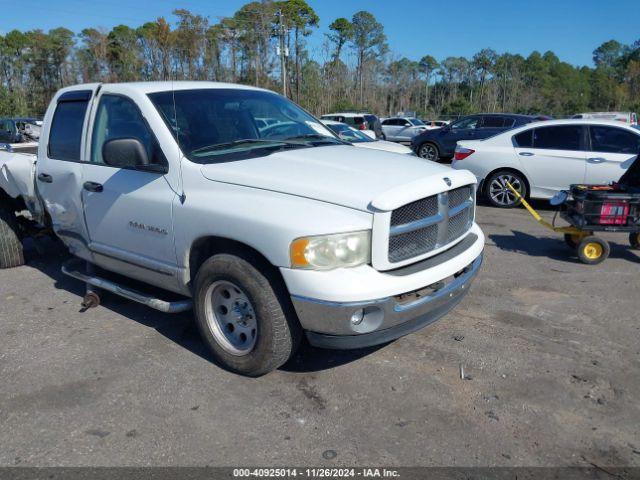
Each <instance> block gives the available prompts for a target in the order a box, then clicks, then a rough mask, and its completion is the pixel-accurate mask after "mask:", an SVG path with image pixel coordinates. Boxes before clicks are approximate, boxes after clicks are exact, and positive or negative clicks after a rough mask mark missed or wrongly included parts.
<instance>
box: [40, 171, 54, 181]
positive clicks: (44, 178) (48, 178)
mask: <svg viewBox="0 0 640 480" xmlns="http://www.w3.org/2000/svg"><path fill="white" fill-rule="evenodd" d="M38 180H40V181H41V182H43V183H53V177H52V176H51V175H49V174H48V173H39V174H38Z"/></svg>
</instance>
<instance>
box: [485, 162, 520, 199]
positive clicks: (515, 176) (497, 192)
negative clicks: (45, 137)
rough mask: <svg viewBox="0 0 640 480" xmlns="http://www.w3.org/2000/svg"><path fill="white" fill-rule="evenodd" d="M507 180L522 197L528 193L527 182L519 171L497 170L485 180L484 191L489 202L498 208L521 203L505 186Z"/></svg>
mask: <svg viewBox="0 0 640 480" xmlns="http://www.w3.org/2000/svg"><path fill="white" fill-rule="evenodd" d="M506 182H509V183H510V184H511V185H512V186H513V187H514V188H515V189H516V190H518V193H520V195H521V196H522V197H523V198H526V197H527V195H528V191H527V183H526V182H525V180H524V177H523V176H522V174H520V173H516V172H514V171H512V170H499V171H497V172H495V173H493V174H492V175H490V176H489V177H488V178H487V179H486V180H485V183H484V184H485V187H484V190H485V191H484V193H485V197H486V198H487V200H488V201H489V203H490V204H491V205H492V206H494V207H498V208H514V207H517V206H518V205H520V203H522V202H521V201H520V200H519V199H518V198H517V197H516V196H515V194H514V193H513V192H512V191H511V190H510V189H509V188H508V187H507V183H506Z"/></svg>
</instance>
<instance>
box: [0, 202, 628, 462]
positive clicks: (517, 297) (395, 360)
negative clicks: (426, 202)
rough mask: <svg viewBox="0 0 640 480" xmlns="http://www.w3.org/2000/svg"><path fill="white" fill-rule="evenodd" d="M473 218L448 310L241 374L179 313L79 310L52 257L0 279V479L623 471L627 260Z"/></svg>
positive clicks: (513, 214)
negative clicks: (164, 472)
mask: <svg viewBox="0 0 640 480" xmlns="http://www.w3.org/2000/svg"><path fill="white" fill-rule="evenodd" d="M546 215H550V212H546ZM478 217H479V223H480V224H481V226H482V227H483V229H484V231H485V233H486V235H487V243H486V252H485V263H484V266H483V268H482V271H481V273H480V275H479V276H478V278H477V280H476V282H475V284H474V285H473V287H472V289H471V292H470V294H469V295H468V296H467V298H466V299H465V300H464V301H463V302H462V304H460V306H459V307H458V308H457V309H456V310H454V311H453V312H452V313H450V314H449V315H447V316H446V317H444V318H443V319H442V320H440V321H439V322H437V323H436V324H434V325H432V326H430V327H428V328H426V329H423V330H421V331H419V332H417V333H415V334H412V335H409V336H407V337H404V338H401V339H399V340H397V341H395V342H393V343H390V344H388V345H385V346H382V347H378V348H371V349H367V350H359V351H348V352H335V351H323V350H318V349H313V348H311V347H309V346H304V347H303V348H302V350H301V351H300V352H299V354H298V355H297V356H296V357H295V358H294V359H293V360H292V361H291V362H290V363H289V364H287V365H286V366H285V367H283V368H282V369H281V370H279V371H276V372H274V373H272V374H270V375H267V376H265V377H262V378H259V379H247V378H242V377H238V376H235V375H233V374H230V373H228V372H226V371H224V370H221V369H220V368H218V367H217V366H216V365H215V364H213V363H212V362H211V360H210V358H209V356H208V354H207V352H206V351H205V349H204V348H203V346H202V344H201V342H200V340H199V338H198V335H197V332H196V329H195V326H194V324H193V322H192V321H191V318H190V315H189V314H184V315H180V316H170V315H164V314H161V313H157V312H155V311H152V310H149V309H147V308H145V307H142V306H139V305H136V304H133V303H129V302H126V301H124V300H121V299H118V298H116V297H113V296H110V297H107V298H105V299H104V302H103V306H100V307H99V308H97V309H94V310H90V311H88V312H85V313H81V312H79V309H80V308H79V307H80V301H81V295H82V293H83V288H82V285H81V284H80V283H79V282H77V281H75V280H73V279H69V278H66V277H63V276H62V275H61V274H60V273H59V267H60V257H59V256H57V255H49V256H48V257H43V256H35V257H33V258H32V259H31V260H30V261H29V264H28V266H25V267H21V268H18V269H13V270H4V271H0V338H1V339H2V341H1V342H0V378H1V379H2V384H1V385H2V387H1V388H0V425H1V428H0V465H4V466H8V465H23V466H24V465H29V466H53V465H64V466H71V465H91V466H97V465H101V466H119V465H129V466H134V465H135V466H137V465H224V466H236V465H243V466H244V465H263V466H267V465H280V466H282V465H318V466H320V465H324V466H336V465H351V466H359V465H385V466H435V465H437V466H444V465H456V466H476V465H502V466H523V465H524V466H538V465H540V466H542V465H545V466H548V465H551V466H560V465H563V466H564V465H580V466H589V465H590V464H595V465H599V466H640V402H638V398H640V375H639V374H638V372H640V368H639V367H640V361H639V360H640V356H639V350H640V344H639V342H638V339H639V338H640V331H639V321H638V319H639V315H638V311H639V308H638V307H639V306H640V284H639V282H638V269H639V266H640V255H639V254H638V253H637V252H633V251H631V250H630V249H629V248H628V246H627V240H626V237H625V236H622V235H607V238H608V239H609V240H611V241H612V255H611V258H610V259H609V260H607V261H606V262H605V263H603V264H601V265H599V266H595V267H589V266H585V265H582V264H580V263H578V262H577V260H576V258H575V256H574V254H573V253H572V252H571V251H569V250H568V248H567V247H566V246H565V245H564V243H563V242H562V239H561V238H560V237H559V236H558V235H555V234H553V233H551V232H548V231H546V230H544V229H543V228H542V227H540V226H539V225H537V224H536V223H535V222H533V220H531V218H530V217H529V216H528V215H527V213H526V212H525V211H523V210H516V211H501V210H497V209H492V208H488V207H479V209H478ZM461 366H462V367H463V369H464V373H465V376H466V378H465V379H461V378H460V367H461Z"/></svg>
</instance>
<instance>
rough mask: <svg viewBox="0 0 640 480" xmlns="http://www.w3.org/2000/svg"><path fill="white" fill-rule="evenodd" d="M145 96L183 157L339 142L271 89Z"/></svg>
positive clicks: (227, 156)
mask: <svg viewBox="0 0 640 480" xmlns="http://www.w3.org/2000/svg"><path fill="white" fill-rule="evenodd" d="M149 98H150V99H151V101H152V102H153V104H154V105H155V107H156V108H157V109H158V111H159V112H160V114H161V115H162V117H163V118H164V120H165V122H166V123H167V125H168V126H169V128H170V129H171V130H172V131H173V133H174V135H175V136H176V138H177V140H178V144H179V145H180V148H181V149H182V151H183V152H184V154H185V155H186V157H187V158H188V159H189V160H192V161H194V162H198V163H213V162H221V161H229V160H239V159H243V158H251V157H257V156H264V155H268V154H270V153H273V152H276V151H279V150H283V149H290V148H310V147H317V146H322V145H337V144H341V143H343V142H342V141H341V140H339V139H338V138H336V136H335V135H334V134H333V133H332V132H331V131H330V130H329V129H327V128H326V127H325V126H324V125H322V124H321V123H320V122H319V121H318V120H316V119H315V118H314V117H312V116H311V115H310V114H308V113H307V112H305V111H304V110H303V109H301V108H300V107H298V106H297V105H296V104H295V103H293V102H290V101H289V100H287V99H286V98H283V97H281V96H279V95H276V94H274V93H271V92H265V91H260V90H248V89H247V90H243V89H220V88H208V89H204V88H203V89H197V90H176V91H174V92H171V91H168V92H158V93H152V94H149Z"/></svg>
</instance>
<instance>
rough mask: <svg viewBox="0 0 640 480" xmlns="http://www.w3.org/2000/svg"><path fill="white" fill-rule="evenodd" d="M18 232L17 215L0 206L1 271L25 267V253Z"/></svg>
mask: <svg viewBox="0 0 640 480" xmlns="http://www.w3.org/2000/svg"><path fill="white" fill-rule="evenodd" d="M18 232H19V230H18V222H17V220H16V215H15V213H14V212H13V210H11V209H10V208H8V207H6V206H4V205H0V269H4V268H13V267H19V266H20V265H24V252H23V249H22V242H21V241H20V236H19V235H18Z"/></svg>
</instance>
